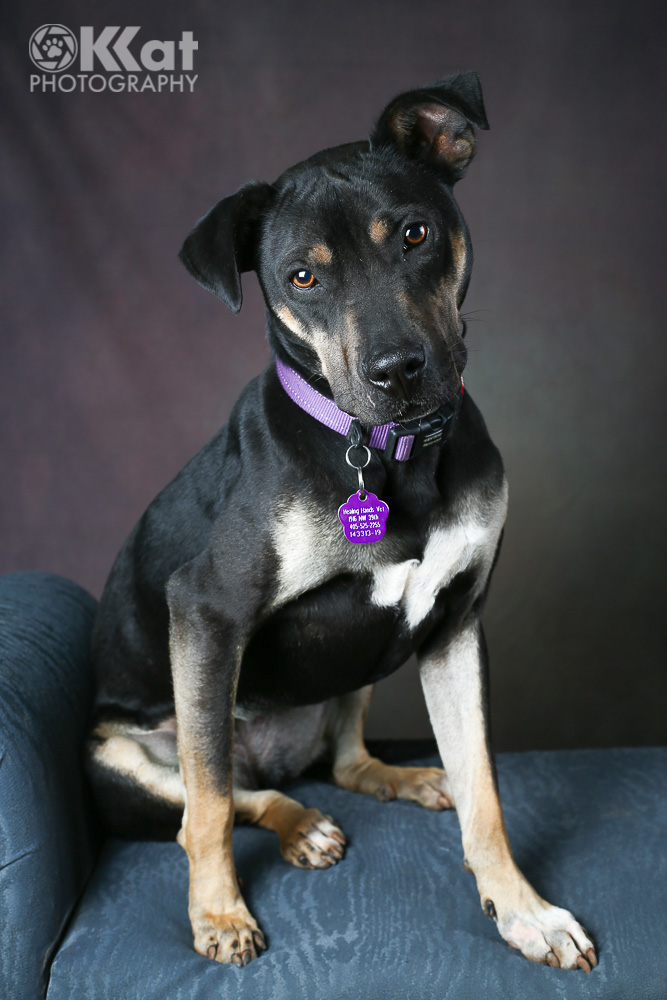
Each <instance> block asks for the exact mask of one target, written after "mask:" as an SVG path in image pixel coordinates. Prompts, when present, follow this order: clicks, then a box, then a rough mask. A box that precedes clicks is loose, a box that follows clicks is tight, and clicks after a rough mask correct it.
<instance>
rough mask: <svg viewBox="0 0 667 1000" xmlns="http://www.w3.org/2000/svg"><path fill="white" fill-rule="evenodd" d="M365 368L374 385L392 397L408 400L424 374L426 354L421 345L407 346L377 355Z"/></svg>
mask: <svg viewBox="0 0 667 1000" xmlns="http://www.w3.org/2000/svg"><path fill="white" fill-rule="evenodd" d="M364 367H365V373H366V377H367V378H368V380H369V381H370V382H372V383H373V385H376V386H378V388H380V389H384V391H385V392H387V393H389V394H390V395H391V396H395V397H397V398H404V399H407V398H408V397H409V396H410V393H411V392H412V391H413V390H414V388H415V387H416V385H417V383H418V382H419V380H420V378H421V376H422V374H423V372H424V368H425V367H426V354H425V352H424V348H423V347H422V345H421V344H407V345H406V346H404V347H399V348H394V349H392V350H390V351H383V352H382V353H380V354H375V355H374V356H373V357H372V358H370V360H369V361H367V362H366V364H365V366H364Z"/></svg>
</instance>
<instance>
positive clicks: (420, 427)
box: [383, 407, 458, 459]
mask: <svg viewBox="0 0 667 1000" xmlns="http://www.w3.org/2000/svg"><path fill="white" fill-rule="evenodd" d="M457 409H458V407H456V408H451V407H442V408H441V409H439V410H436V412H435V413H432V414H431V415H430V416H429V417H422V418H421V419H420V420H412V421H410V423H407V424H396V426H395V427H391V428H390V429H389V433H388V435H387V443H386V445H385V448H384V453H383V454H384V457H385V458H386V459H392V458H395V457H396V449H397V447H398V443H399V441H400V439H401V438H403V437H412V438H414V440H413V442H412V448H411V449H410V454H409V455H408V456H407V457H408V458H414V457H415V455H419V453H420V452H422V451H424V450H425V449H426V448H432V447H433V446H434V445H443V444H444V443H445V441H446V440H447V438H448V437H449V434H450V432H451V429H452V426H453V423H454V421H453V417H454V414H455V413H456V410H457Z"/></svg>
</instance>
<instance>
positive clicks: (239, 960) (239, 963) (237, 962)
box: [232, 953, 243, 969]
mask: <svg viewBox="0 0 667 1000" xmlns="http://www.w3.org/2000/svg"><path fill="white" fill-rule="evenodd" d="M232 965H237V966H238V967H239V969H240V968H241V967H242V965H243V959H242V958H241V956H240V955H239V954H238V953H237V954H236V955H232Z"/></svg>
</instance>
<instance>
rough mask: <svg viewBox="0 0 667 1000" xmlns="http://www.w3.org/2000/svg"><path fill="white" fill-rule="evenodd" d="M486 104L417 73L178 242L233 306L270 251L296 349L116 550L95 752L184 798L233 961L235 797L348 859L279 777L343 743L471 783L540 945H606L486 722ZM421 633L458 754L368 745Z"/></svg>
mask: <svg viewBox="0 0 667 1000" xmlns="http://www.w3.org/2000/svg"><path fill="white" fill-rule="evenodd" d="M487 128H488V123H487V119H486V113H485V109H484V103H483V98H482V92H481V87H480V84H479V80H478V77H477V75H476V74H475V73H460V74H456V75H453V76H449V77H447V78H446V79H443V80H441V81H440V82H438V83H435V84H433V85H429V86H426V87H424V88H421V89H418V90H414V91H410V92H407V93H404V94H401V95H400V96H399V97H397V98H396V99H394V100H393V101H391V102H390V103H389V105H388V106H387V107H386V108H385V110H384V111H383V113H382V114H381V116H380V118H379V120H378V121H377V124H376V125H375V127H374V128H373V130H372V132H371V134H370V139H369V141H364V142H356V143H350V144H348V145H343V146H338V147H335V148H332V149H327V150H324V151H323V152H320V153H317V154H316V155H314V156H312V157H311V158H310V159H307V160H305V161H303V162H301V163H298V164H296V165H295V166H293V167H291V168H290V169H288V170H287V171H286V172H285V173H284V174H282V176H281V177H280V178H279V179H278V180H277V181H276V182H275V183H274V184H266V183H259V182H252V183H249V184H247V185H245V186H244V187H242V188H241V189H240V190H239V191H238V192H237V193H236V194H234V195H232V196H230V197H227V198H224V199H223V200H222V201H220V202H219V203H218V204H216V205H215V207H214V208H212V209H211V211H210V212H209V213H208V214H207V215H205V216H204V217H203V218H202V219H201V220H200V221H199V222H198V223H197V225H196V226H195V228H194V230H193V231H192V232H191V233H190V235H189V236H188V237H187V239H186V240H185V243H184V245H183V248H182V250H181V253H180V258H181V260H182V262H183V264H184V265H185V267H186V268H187V270H188V271H189V272H190V273H191V274H192V275H193V276H194V277H195V278H196V279H197V281H199V282H200V284H201V285H203V286H204V288H206V289H208V290H209V291H211V292H213V293H215V294H216V295H217V296H219V297H220V298H221V299H222V300H223V302H225V303H226V304H227V305H228V306H230V307H231V309H232V310H233V311H234V312H235V313H237V312H238V311H239V309H240V308H241V301H242V288H241V278H240V275H241V273H242V272H245V271H250V270H255V271H256V273H257V277H258V279H259V282H260V285H261V288H262V291H263V293H264V297H265V299H266V309H267V336H268V341H269V344H270V346H271V348H272V351H273V354H274V361H272V362H271V364H270V365H269V367H268V368H267V370H266V371H264V372H263V373H262V374H261V375H259V376H258V377H257V378H255V379H254V380H253V381H252V382H251V383H250V384H249V385H248V386H247V387H246V388H245V390H244V391H243V393H242V394H241V397H240V399H239V400H238V402H237V403H236V405H235V407H234V409H233V411H232V414H231V417H230V420H229V423H228V424H227V425H226V426H225V427H224V428H223V429H222V430H221V431H220V432H219V433H218V434H217V435H216V436H215V437H214V438H213V439H212V440H211V441H210V442H209V443H208V444H207V445H206V446H205V447H204V448H203V450H202V451H201V452H199V454H198V455H196V457H195V458H193V459H192V461H191V462H190V463H189V464H188V465H186V467H185V468H184V469H183V470H182V471H181V472H180V473H179V475H178V476H177V477H176V478H175V479H174V480H173V482H171V483H170V484H169V485H168V486H167V487H166V488H165V489H164V490H163V491H162V492H161V493H160V494H159V496H158V497H157V498H156V500H154V501H153V503H152V504H151V505H150V506H149V508H148V509H147V511H146V512H145V514H144V515H143V517H142V518H141V520H140V521H139V523H138V525H137V526H136V528H135V529H134V531H133V532H132V534H131V535H130V537H129V539H128V540H127V542H126V543H125V545H124V547H123V549H122V550H121V552H120V554H119V556H118V558H117V560H116V562H115V563H114V566H113V568H112V571H111V574H110V577H109V579H108V582H107V584H106V587H105V590H104V593H103V596H102V599H101V603H100V607H99V612H98V615H97V618H96V622H95V625H94V630H93V661H94V668H95V673H96V680H97V696H96V716H95V721H94V728H93V730H92V732H91V735H90V738H89V741H88V744H87V756H88V766H89V772H90V775H91V780H92V783H93V787H94V790H95V795H96V799H97V801H98V803H99V805H100V808H101V810H102V812H103V813H104V815H105V816H106V817H107V820H108V822H109V824H110V825H111V827H112V828H113V829H115V830H116V831H118V832H124V833H129V834H132V835H137V834H144V835H146V834H150V835H156V834H160V833H162V834H165V833H166V832H168V831H169V830H172V831H173V832H175V830H176V829H178V826H179V824H180V829H179V832H178V840H179V843H180V844H181V845H182V847H183V848H184V849H185V851H186V852H187V856H188V861H189V870H190V891H189V915H190V920H191V924H192V930H193V935H194V947H195V949H196V950H197V951H198V952H199V953H200V954H201V955H204V956H207V957H208V958H210V959H214V960H215V961H217V962H232V963H234V964H235V965H238V966H244V965H246V964H248V963H249V962H250V961H251V960H253V959H255V958H257V957H258V955H259V954H260V953H261V951H262V950H263V949H264V948H265V947H266V941H265V938H264V935H263V933H262V931H261V929H260V928H259V926H258V925H257V923H256V921H255V920H254V918H253V917H252V915H251V914H250V912H249V911H248V909H247V907H246V905H245V902H244V900H243V897H242V894H241V891H240V888H239V883H238V880H237V877H236V873H235V869H234V860H233V855H232V827H233V823H234V819H235V818H236V819H237V820H240V821H246V822H251V823H256V824H258V825H259V826H262V827H265V828H268V829H270V830H273V831H275V832H276V833H277V834H278V837H279V840H280V850H281V852H282V854H283V856H284V857H285V858H286V859H287V861H289V862H291V863H292V864H293V865H296V866H297V867H300V868H327V867H330V866H331V865H334V864H337V863H338V862H340V861H341V859H342V858H343V855H344V846H345V836H344V833H343V831H342V830H341V829H340V828H339V826H338V825H337V823H336V822H335V821H334V820H333V819H332V818H331V817H329V816H324V815H323V814H322V813H320V812H319V811H318V810H316V809H306V808H304V807H303V806H302V805H300V804H299V803H298V802H295V801H294V800H292V799H290V798H288V797H287V796H286V795H284V794H282V793H281V792H278V791H275V790H274V786H276V785H279V784H280V783H281V782H283V781H285V780H286V779H288V778H291V777H294V776H296V775H298V774H300V773H302V772H303V770H304V769H305V768H306V767H307V766H309V765H310V764H311V763H312V762H313V761H315V760H317V759H318V758H321V757H325V758H327V759H328V760H329V762H330V764H331V773H332V777H333V781H334V782H335V784H337V785H339V786H341V787H343V788H345V789H349V790H351V791H354V792H361V793H365V794H369V795H376V796H378V797H379V798H380V799H393V798H403V799H411V800H413V801H415V802H418V803H421V805H423V806H425V807H426V808H428V809H446V808H451V807H455V808H456V810H457V812H458V816H459V820H460V824H461V832H462V839H463V847H464V856H465V861H464V867H465V868H466V870H468V871H471V872H472V873H474V875H475V878H476V881H477V887H478V890H479V895H480V901H481V905H482V907H483V909H484V911H485V912H486V914H487V915H488V916H489V917H490V918H492V919H493V920H494V921H495V922H496V924H497V928H498V931H499V932H500V934H501V935H502V937H503V938H504V939H505V940H506V941H508V942H509V944H510V945H512V946H513V947H515V948H517V949H519V950H520V951H521V952H522V953H523V954H524V955H525V956H526V957H527V958H528V959H531V960H532V961H535V962H542V963H544V964H547V965H552V966H560V967H562V968H567V969H576V968H580V969H583V970H585V971H590V970H591V968H592V967H593V966H595V965H596V964H597V958H596V953H595V947H594V944H593V942H592V940H591V938H590V937H589V935H588V934H587V932H586V931H585V930H584V928H583V927H582V926H581V925H580V924H579V923H578V922H577V921H576V920H575V918H574V917H573V916H572V914H571V913H569V912H568V911H567V910H564V909H560V908H558V907H555V906H552V905H550V904H549V903H547V902H546V901H545V900H544V899H542V898H541V897H540V896H539V895H538V894H537V893H536V892H535V890H534V889H533V888H532V887H531V886H530V884H529V883H528V882H527V881H526V879H525V878H524V876H523V875H522V874H521V872H520V871H519V869H518V868H517V865H516V864H515V861H514V859H513V856H512V851H511V848H510V845H509V842H508V838H507V832H506V828H505V823H504V820H503V814H502V809H501V805H500V801H499V797H498V789H497V783H496V778H495V771H494V765H493V761H492V756H491V753H490V750H489V741H488V735H487V733H488V727H487V694H486V650H485V643H484V635H483V631H482V626H481V623H480V616H481V612H482V608H483V605H484V600H485V595H486V593H487V589H488V585H489V579H490V576H491V571H492V569H493V566H494V563H495V560H496V557H497V554H498V549H499V546H500V540H501V535H502V530H503V524H504V520H505V513H506V506H507V486H506V480H505V475H504V471H503V465H502V461H501V458H500V455H499V452H498V450H497V449H496V447H495V446H494V444H493V443H492V442H491V440H490V438H489V435H488V433H487V430H486V427H485V424H484V421H483V419H482V417H481V415H480V413H479V410H478V409H477V407H476V406H475V404H474V402H473V401H472V399H471V397H470V395H469V394H468V393H467V392H466V391H465V387H464V385H463V380H462V372H463V369H464V367H465V363H466V347H465V342H464V335H465V322H464V320H463V319H462V317H461V312H460V310H461V305H462V303H463V300H464V297H465V294H466V290H467V287H468V282H469V279H470V272H471V265H472V249H471V243H470V237H469V234H468V230H467V228H466V224H465V222H464V220H463V217H462V215H461V212H460V210H459V208H458V206H457V204H456V202H455V200H454V196H453V187H454V184H455V183H456V182H457V181H459V180H460V179H461V178H462V177H463V176H464V174H465V173H466V170H467V168H468V165H469V163H470V161H471V159H472V157H473V154H474V151H475V144H476V131H475V130H476V129H487ZM348 494H351V495H350V496H349V498H348ZM413 653H416V654H417V657H418V662H419V670H420V676H421V681H422V685H423V690H424V694H425V698H426V703H427V706H428V711H429V714H430V718H431V721H432V725H433V729H434V732H435V736H436V739H437V743H438V748H439V751H440V754H441V756H442V759H443V762H444V765H445V768H446V771H445V770H440V769H437V768H419V767H393V766H387V765H385V764H383V763H382V762H381V761H379V760H377V759H374V758H373V757H371V756H370V755H369V753H368V751H367V749H366V747H365V745H364V741H363V725H364V719H365V715H366V712H367V709H368V704H369V699H370V696H371V690H372V685H373V684H374V683H375V682H376V681H378V680H380V679H381V678H383V677H386V676H387V675H388V674H390V673H392V672H393V671H395V670H396V669H398V667H400V666H401V664H403V663H404V662H405V661H406V660H407V659H408V657H409V656H410V655H411V654H413ZM173 832H172V835H173Z"/></svg>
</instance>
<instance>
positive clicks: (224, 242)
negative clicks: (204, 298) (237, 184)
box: [178, 182, 274, 313]
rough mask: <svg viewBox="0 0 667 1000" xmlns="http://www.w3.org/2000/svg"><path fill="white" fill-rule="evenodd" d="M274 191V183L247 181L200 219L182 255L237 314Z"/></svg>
mask: <svg viewBox="0 0 667 1000" xmlns="http://www.w3.org/2000/svg"><path fill="white" fill-rule="evenodd" d="M273 194H274V189H273V188H272V187H271V185H270V184H261V183H259V182H252V183H250V184H245V185H244V186H243V187H242V188H240V189H239V190H238V191H237V192H236V194H233V195H231V196H230V197H229V198H223V200H222V201H219V202H218V204H217V205H214V207H213V208H212V209H211V211H210V212H208V213H207V214H206V215H205V216H204V217H203V219H200V220H199V222H198V223H197V225H196V226H195V228H194V229H193V230H192V232H191V233H190V235H189V236H188V237H187V239H186V240H185V243H184V244H183V246H182V247H181V250H180V253H179V255H178V256H179V258H180V260H181V262H182V263H183V264H184V265H185V267H186V268H187V269H188V271H189V272H190V274H191V275H192V276H193V278H196V279H197V281H198V282H199V283H200V285H203V286H204V288H206V289H208V291H209V292H213V294H214V295H217V296H219V297H220V298H221V299H222V301H223V302H226V303H227V305H228V306H229V307H230V309H233V310H234V312H235V313H237V312H238V311H239V309H240V308H241V303H242V302H243V293H242V291H241V273H242V272H243V271H252V270H254V268H255V259H256V250H257V241H258V239H259V231H260V222H261V218H262V213H263V211H264V210H265V208H266V207H267V205H268V203H269V201H270V200H271V198H272V196H273Z"/></svg>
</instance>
